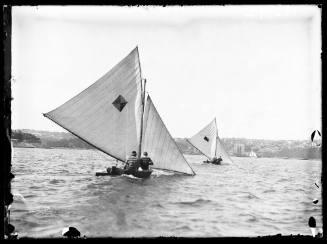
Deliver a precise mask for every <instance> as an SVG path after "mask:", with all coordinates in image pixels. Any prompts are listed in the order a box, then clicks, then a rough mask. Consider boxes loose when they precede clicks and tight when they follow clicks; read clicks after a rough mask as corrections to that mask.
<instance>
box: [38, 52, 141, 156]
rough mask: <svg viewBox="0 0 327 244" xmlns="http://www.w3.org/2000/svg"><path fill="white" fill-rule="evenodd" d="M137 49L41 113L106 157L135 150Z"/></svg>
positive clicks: (138, 84)
mask: <svg viewBox="0 0 327 244" xmlns="http://www.w3.org/2000/svg"><path fill="white" fill-rule="evenodd" d="M141 94H142V93H141V69H140V62H139V54H138V48H137V47H136V48H135V49H134V50H133V51H132V52H131V53H130V54H129V55H128V56H127V57H125V58H124V59H123V60H122V61H120V62H119V63H118V64H117V65H116V66H114V67H113V68H112V69H111V70H110V71H109V72H108V73H106V74H105V75H104V76H103V77H101V78H100V79H99V80H97V81H96V82H95V83H94V84H92V85H91V86H90V87H88V88H87V89H85V90H84V91H82V92H81V93H79V94H78V95H76V96H75V97H73V98H72V99H70V100H69V101H67V102H66V103H64V104H63V105H61V106H60V107H58V108H56V109H54V110H52V111H50V112H48V113H46V114H44V116H46V117H47V118H49V119H51V120H53V121H54V122H56V123H57V124H59V125H60V126H62V127H63V128H65V129H66V130H68V131H70V132H71V133H73V134H74V135H76V136H78V137H80V138H81V139H83V140H85V141H86V142H88V143H89V144H91V145H93V146H95V147H96V148H98V149H99V150H101V151H103V152H105V153H107V154H109V155H110V156H112V157H114V158H116V159H119V160H121V161H125V160H126V158H127V156H128V155H129V154H130V153H131V151H137V150H138V145H139V137H140V128H141V126H140V121H141V118H142V105H141V102H142V98H141Z"/></svg>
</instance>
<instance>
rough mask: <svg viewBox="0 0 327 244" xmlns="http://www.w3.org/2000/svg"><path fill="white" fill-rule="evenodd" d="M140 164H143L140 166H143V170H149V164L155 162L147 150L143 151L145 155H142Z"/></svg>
mask: <svg viewBox="0 0 327 244" xmlns="http://www.w3.org/2000/svg"><path fill="white" fill-rule="evenodd" d="M140 164H141V165H140V166H141V168H142V170H149V166H150V165H153V162H152V160H151V158H150V157H148V153H147V152H144V153H143V157H141V161H140Z"/></svg>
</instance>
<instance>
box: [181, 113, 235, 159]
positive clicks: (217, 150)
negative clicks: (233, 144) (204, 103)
mask: <svg viewBox="0 0 327 244" xmlns="http://www.w3.org/2000/svg"><path fill="white" fill-rule="evenodd" d="M187 141H188V142H189V143H190V144H191V145H192V146H194V147H195V148H196V149H198V150H199V151H200V152H201V153H202V154H203V155H204V156H206V157H207V158H208V160H207V161H204V162H206V163H213V164H221V162H226V163H231V162H232V160H231V158H230V157H229V155H228V153H227V152H226V151H225V149H224V147H223V145H222V143H221V141H220V139H219V136H218V129H217V123H216V118H214V119H213V120H212V121H211V122H210V123H209V124H208V125H207V126H205V127H204V128H203V129H202V130H200V131H199V132H198V133H196V134H195V135H194V136H192V137H191V138H190V139H188V140H187ZM217 157H218V158H217Z"/></svg>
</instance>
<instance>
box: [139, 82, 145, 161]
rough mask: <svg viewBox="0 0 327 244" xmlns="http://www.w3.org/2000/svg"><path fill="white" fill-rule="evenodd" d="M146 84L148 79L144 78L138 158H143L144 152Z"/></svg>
mask: <svg viewBox="0 0 327 244" xmlns="http://www.w3.org/2000/svg"><path fill="white" fill-rule="evenodd" d="M145 85H146V79H144V80H143V89H141V92H142V94H141V99H142V115H141V128H140V141H139V150H138V154H137V158H138V159H140V158H141V153H142V139H143V138H142V137H143V114H144V103H145V101H144V100H145ZM141 87H142V80H141Z"/></svg>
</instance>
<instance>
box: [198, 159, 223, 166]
mask: <svg viewBox="0 0 327 244" xmlns="http://www.w3.org/2000/svg"><path fill="white" fill-rule="evenodd" d="M221 162H222V161H214V162H212V161H209V160H207V161H203V163H205V164H215V165H221Z"/></svg>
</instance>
